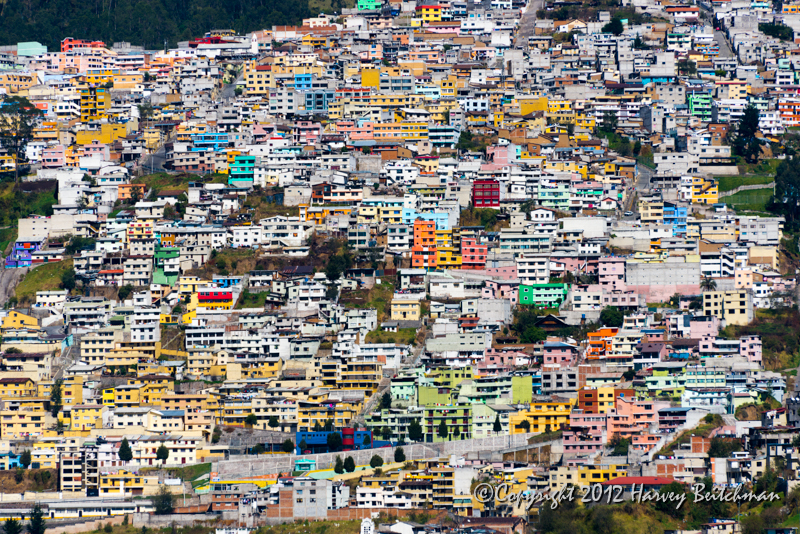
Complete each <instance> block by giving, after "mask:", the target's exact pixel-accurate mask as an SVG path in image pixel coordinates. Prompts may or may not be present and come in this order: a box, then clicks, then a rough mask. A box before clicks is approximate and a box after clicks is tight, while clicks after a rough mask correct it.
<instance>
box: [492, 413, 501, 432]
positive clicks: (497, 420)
mask: <svg viewBox="0 0 800 534" xmlns="http://www.w3.org/2000/svg"><path fill="white" fill-rule="evenodd" d="M502 430H503V425H502V424H501V423H500V415H499V414H498V415H495V416H494V425H492V431H494V433H495V434H497V433H498V432H501V431H502Z"/></svg>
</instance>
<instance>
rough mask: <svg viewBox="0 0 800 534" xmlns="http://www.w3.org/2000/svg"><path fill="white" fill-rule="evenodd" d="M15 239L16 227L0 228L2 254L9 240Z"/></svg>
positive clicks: (4, 253) (0, 251) (0, 250)
mask: <svg viewBox="0 0 800 534" xmlns="http://www.w3.org/2000/svg"><path fill="white" fill-rule="evenodd" d="M16 239H17V231H16V229H14V228H11V227H9V228H0V253H2V254H3V256H5V255H6V249H7V248H8V245H9V244H10V243H11V242H13V241H16Z"/></svg>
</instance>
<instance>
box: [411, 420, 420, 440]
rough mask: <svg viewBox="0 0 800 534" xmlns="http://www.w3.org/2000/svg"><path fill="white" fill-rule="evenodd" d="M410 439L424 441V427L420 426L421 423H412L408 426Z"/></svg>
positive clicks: (415, 421)
mask: <svg viewBox="0 0 800 534" xmlns="http://www.w3.org/2000/svg"><path fill="white" fill-rule="evenodd" d="M408 439H410V440H411V441H421V440H422V425H420V424H419V421H417V420H414V421H411V424H409V425H408Z"/></svg>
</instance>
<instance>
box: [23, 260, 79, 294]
mask: <svg viewBox="0 0 800 534" xmlns="http://www.w3.org/2000/svg"><path fill="white" fill-rule="evenodd" d="M71 268H72V259H69V260H65V261H60V262H57V263H45V264H44V265H40V266H38V267H35V268H33V269H31V270H30V271H28V274H26V275H25V278H23V279H22V281H21V282H20V283H19V285H18V286H17V289H16V291H15V295H16V297H17V299H19V301H20V302H28V301H30V302H33V301H34V300H36V292H37V291H46V290H50V289H60V288H61V275H62V274H64V273H65V272H66V271H67V270H69V269H71Z"/></svg>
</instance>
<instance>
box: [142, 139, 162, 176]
mask: <svg viewBox="0 0 800 534" xmlns="http://www.w3.org/2000/svg"><path fill="white" fill-rule="evenodd" d="M166 162H167V149H166V146H165V145H161V146H160V147H159V148H158V150H156V151H155V152H153V153H152V154H150V155H149V156H146V157H145V158H144V160H143V161H142V171H143V172H144V173H145V174H152V173H154V172H166V171H167V169H165V168H164V163H166Z"/></svg>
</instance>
